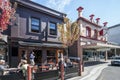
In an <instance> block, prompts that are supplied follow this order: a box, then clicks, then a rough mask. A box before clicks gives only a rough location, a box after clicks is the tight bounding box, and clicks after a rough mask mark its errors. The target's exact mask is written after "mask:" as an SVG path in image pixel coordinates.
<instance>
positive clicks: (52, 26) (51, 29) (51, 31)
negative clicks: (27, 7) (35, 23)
mask: <svg viewBox="0 0 120 80" xmlns="http://www.w3.org/2000/svg"><path fill="white" fill-rule="evenodd" d="M49 34H50V35H57V25H56V23H53V22H50V26H49Z"/></svg>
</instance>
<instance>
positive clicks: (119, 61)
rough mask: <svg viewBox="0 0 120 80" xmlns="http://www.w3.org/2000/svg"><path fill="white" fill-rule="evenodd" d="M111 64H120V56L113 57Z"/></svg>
mask: <svg viewBox="0 0 120 80" xmlns="http://www.w3.org/2000/svg"><path fill="white" fill-rule="evenodd" d="M111 65H118V66H120V56H116V57H114V58H113V60H112V61H111Z"/></svg>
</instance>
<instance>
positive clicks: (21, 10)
mask: <svg viewBox="0 0 120 80" xmlns="http://www.w3.org/2000/svg"><path fill="white" fill-rule="evenodd" d="M14 1H16V2H17V4H18V5H17V9H16V14H15V16H16V20H15V21H14V22H13V25H12V26H11V27H9V29H8V30H7V31H6V32H7V34H8V47H9V49H8V50H9V55H8V56H9V57H8V61H9V65H10V66H11V67H17V65H18V63H19V62H20V60H21V58H22V57H23V56H24V55H25V54H26V56H27V61H28V62H29V55H30V53H31V51H34V53H35V63H36V64H39V65H45V64H47V62H48V61H49V60H50V59H52V60H53V61H54V62H55V63H56V62H58V59H57V58H58V50H63V48H62V44H61V42H60V41H59V40H58V37H59V32H58V30H57V24H59V23H62V22H63V18H64V17H65V16H66V14H64V13H61V12H58V11H55V10H52V9H50V8H48V7H45V6H42V5H40V4H37V3H35V2H32V1H30V0H13V2H14Z"/></svg>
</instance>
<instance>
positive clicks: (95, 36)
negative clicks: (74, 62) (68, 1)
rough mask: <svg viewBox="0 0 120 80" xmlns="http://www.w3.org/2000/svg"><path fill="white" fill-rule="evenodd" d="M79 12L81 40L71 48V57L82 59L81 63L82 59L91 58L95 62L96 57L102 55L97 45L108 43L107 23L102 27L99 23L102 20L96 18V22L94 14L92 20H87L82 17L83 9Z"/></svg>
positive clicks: (91, 16) (79, 9) (80, 8)
mask: <svg viewBox="0 0 120 80" xmlns="http://www.w3.org/2000/svg"><path fill="white" fill-rule="evenodd" d="M77 11H78V19H77V21H78V23H79V27H80V38H79V40H78V41H77V42H76V43H75V44H74V45H73V46H71V47H70V49H69V50H70V51H69V52H70V54H69V56H75V57H80V58H81V61H82V59H84V60H90V59H91V58H93V60H95V57H98V56H99V54H102V53H101V52H100V51H99V50H100V46H97V45H98V44H106V43H107V37H106V35H107V34H106V30H105V29H106V25H107V22H105V23H103V26H101V25H100V23H99V22H100V21H99V20H100V18H96V19H95V20H94V14H91V15H90V16H89V17H90V19H87V18H85V17H83V16H82V11H83V8H82V7H79V8H78V9H77ZM101 51H102V50H101ZM104 51H105V50H104ZM98 53H99V54H98Z"/></svg>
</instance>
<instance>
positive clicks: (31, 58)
mask: <svg viewBox="0 0 120 80" xmlns="http://www.w3.org/2000/svg"><path fill="white" fill-rule="evenodd" d="M34 59H35V56H34V52H33V51H32V52H31V53H30V64H31V65H32V66H34V65H35V62H34Z"/></svg>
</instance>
